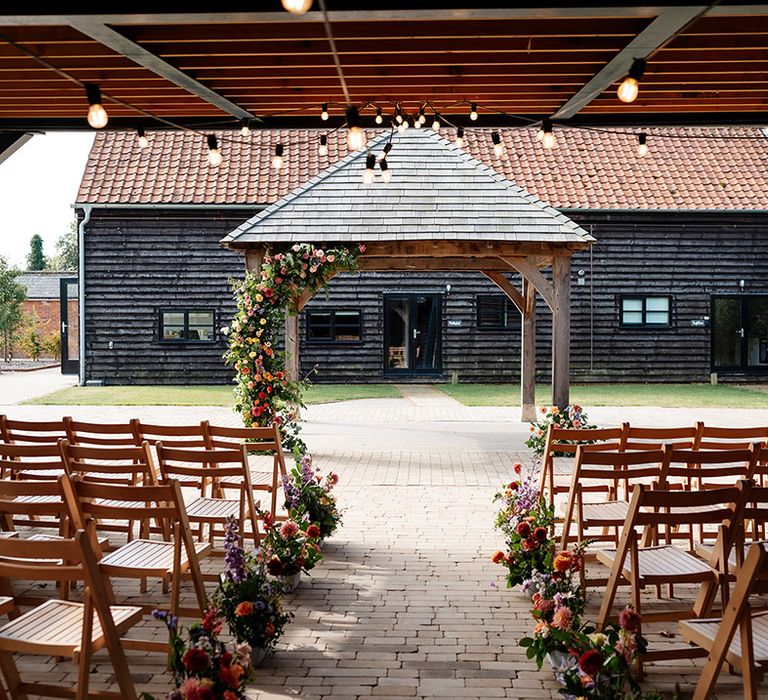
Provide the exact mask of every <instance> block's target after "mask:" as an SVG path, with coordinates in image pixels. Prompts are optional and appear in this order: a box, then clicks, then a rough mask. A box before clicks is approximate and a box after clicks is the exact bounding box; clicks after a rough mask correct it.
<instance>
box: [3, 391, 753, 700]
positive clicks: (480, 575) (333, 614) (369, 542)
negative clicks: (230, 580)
mask: <svg viewBox="0 0 768 700" xmlns="http://www.w3.org/2000/svg"><path fill="white" fill-rule="evenodd" d="M0 412H7V413H9V414H10V415H14V416H18V417H34V416H36V417H39V418H40V419H44V418H46V417H55V416H60V415H62V414H63V413H65V412H66V413H68V414H71V415H73V416H76V417H82V418H85V419H92V420H104V421H107V420H108V421H110V422H111V421H119V420H123V419H127V418H129V417H133V416H135V415H139V416H141V417H144V418H146V419H147V420H150V421H152V422H160V421H166V422H178V423H181V422H195V421H197V420H199V419H201V418H209V419H211V420H212V421H216V422H219V423H223V422H229V423H232V424H234V422H235V417H234V416H233V415H232V414H231V413H229V412H228V411H227V410H226V409H221V408H211V409H206V408H176V407H173V408H162V407H151V408H135V407H133V408H131V407H120V408H115V409H111V408H103V407H69V408H66V409H59V408H57V407H50V406H45V407H42V406H41V407H32V406H14V407H7V408H5V409H3V408H2V407H0ZM760 413H762V412H749V411H718V412H717V414H716V417H717V422H718V423H720V424H743V425H748V424H754V423H757V422H758V421H759V417H760V415H759V414H760ZM514 414H515V411H514V409H503V408H498V409H497V408H475V409H469V408H465V407H462V406H456V405H454V404H452V403H450V404H449V403H445V404H440V405H438V404H437V402H430V405H420V406H419V405H416V402H415V401H413V400H410V399H408V398H405V399H399V400H379V401H358V402H349V403H345V404H336V405H327V406H315V407H311V408H309V409H308V410H307V411H306V413H305V417H306V418H307V420H308V422H307V424H306V427H305V437H306V439H307V441H308V443H309V445H310V447H311V449H312V451H313V453H314V454H315V456H316V461H317V462H318V464H319V465H320V466H322V467H323V468H324V469H334V470H336V471H338V472H339V473H340V475H341V485H340V487H339V491H338V497H339V500H340V502H341V503H342V505H343V506H344V508H345V522H344V527H343V528H342V530H341V531H340V532H339V533H338V535H336V536H335V537H334V538H332V539H331V540H329V541H328V542H327V543H326V547H325V550H324V551H325V555H326V559H325V561H324V562H322V563H321V564H320V565H319V566H318V567H317V569H315V571H313V574H312V577H311V578H310V579H306V580H304V581H303V582H302V584H301V586H300V587H299V589H298V590H297V591H296V592H295V594H293V595H291V596H288V599H287V606H288V607H289V609H291V610H292V611H293V612H294V613H295V615H296V617H295V619H294V621H293V622H292V623H291V624H290V626H289V627H288V631H287V634H286V635H285V637H284V638H283V640H282V641H281V643H280V645H279V647H278V652H277V654H276V655H275V656H274V657H272V658H268V659H267V660H265V662H264V663H263V665H262V666H261V667H260V668H259V670H258V677H257V681H256V683H255V685H254V686H253V687H252V689H251V690H250V691H249V697H251V698H261V699H264V700H266V699H267V698H285V697H301V698H322V697H333V698H356V697H361V698H362V697H365V698H368V697H374V696H375V697H377V698H383V697H402V698H415V697H424V698H435V697H439V698H452V697H473V698H492V697H512V698H554V697H557V690H556V686H555V684H554V682H553V680H552V676H551V673H550V672H548V671H546V670H545V671H541V672H539V671H537V670H536V668H535V665H534V664H533V663H531V662H529V661H528V660H526V659H525V656H524V654H523V653H522V650H521V648H520V647H519V646H518V639H519V638H520V637H521V636H522V635H523V634H525V633H526V632H527V631H528V630H529V629H530V628H531V622H530V618H529V616H528V612H527V605H526V601H525V599H524V598H523V597H522V596H521V595H520V594H518V593H516V592H512V591H507V590H505V589H504V588H503V586H501V585H500V584H502V579H501V576H500V572H501V569H500V568H499V567H495V566H493V565H492V564H491V563H490V561H489V557H490V555H491V553H492V552H493V551H494V550H495V549H496V548H497V547H498V546H499V544H500V542H499V541H498V538H497V537H496V535H495V534H494V532H493V530H492V526H491V522H492V518H493V510H494V508H493V503H492V496H493V493H494V491H495V489H496V487H497V486H498V485H499V484H500V483H501V482H503V481H506V480H508V478H509V473H510V465H511V464H512V463H514V462H515V461H516V460H518V459H524V458H526V456H527V453H526V451H525V450H524V448H523V446H522V443H523V440H524V439H525V437H526V435H527V430H526V429H525V427H524V426H520V425H519V423H514V422H513V420H514V418H515V415H514ZM600 414H602V415H600ZM590 415H591V416H592V417H593V418H594V419H595V420H596V422H605V423H608V422H614V421H613V420H612V419H613V418H614V417H615V419H616V420H618V418H619V417H621V418H624V419H630V420H635V422H637V423H641V422H642V423H644V424H646V425H664V424H667V425H672V424H687V423H690V422H691V421H692V420H693V419H694V418H695V417H705V418H707V419H709V420H714V418H713V417H712V416H715V413H714V412H712V413H710V412H708V411H690V410H689V411H678V410H673V409H670V410H667V411H664V410H660V409H654V410H648V409H625V410H623V411H621V410H619V409H602V410H594V411H592V412H590ZM762 417H763V421H762V422H764V416H762ZM220 565H221V560H220V559H219V560H213V561H211V560H208V561H207V562H206V564H205V569H206V570H208V571H213V570H215V568H216V567H219V566H220ZM497 586H498V587H497ZM118 594H119V595H120V596H123V597H126V598H130V599H141V600H144V599H147V600H149V599H151V598H152V596H153V595H155V596H158V597H159V596H160V593H159V591H158V590H157V588H156V587H154V588H151V589H150V591H149V593H148V594H147V596H141V597H139V596H138V587H137V586H136V585H135V584H134V583H130V582H120V584H119V585H118ZM676 594H677V595H679V596H681V597H683V598H685V599H686V600H689V598H690V594H691V591H686V590H685V589H682V588H681V589H676ZM598 599H599V596H598V595H597V594H595V595H593V603H592V604H591V605H590V610H591V612H592V613H593V614H594V612H595V607H596V605H597V602H599V600H598ZM622 600H623V599H622ZM649 600H651V599H650V598H649ZM678 602H679V601H678ZM665 629H666V630H672V631H674V630H675V625H674V624H673V623H668V624H667V625H666V626H662V627H659V628H658V629H653V630H651V631H652V632H653V634H652V635H651V636H652V642H653V643H667V644H668V643H670V642H669V640H664V639H663V638H661V637H659V636H658V632H659V631H665ZM135 634H136V635H140V636H142V637H146V636H155V637H160V636H162V632H161V630H160V629H159V628H158V626H157V625H156V624H155V623H154V622H152V621H147V622H146V623H145V624H144V625H143V626H142V627H141V628H140V629H137V630H136V631H135ZM675 641H679V640H675ZM129 658H130V663H131V669H132V671H133V673H134V675H135V678H136V681H137V683H138V684H139V686H140V688H141V689H142V690H147V691H150V692H154V693H155V694H157V695H158V696H160V694H161V692H162V691H163V690H164V689H165V688H167V683H168V678H167V676H165V675H164V673H163V666H164V660H163V659H162V658H160V657H159V655H150V654H141V653H137V652H129ZM21 667H22V669H23V671H26V672H27V673H28V674H31V676H32V677H33V678H46V679H49V680H51V681H60V680H64V681H66V682H68V683H71V684H74V682H75V673H74V668H73V667H72V666H71V665H69V664H67V663H56V662H54V661H53V660H49V659H35V658H33V657H26V658H24V659H22V661H21ZM648 670H649V677H648V687H649V688H658V689H659V690H664V691H671V690H672V689H673V688H674V685H675V683H680V684H681V688H682V690H684V691H685V690H690V689H691V688H692V683H693V682H695V679H696V676H697V672H698V666H697V664H694V663H693V662H670V663H667V664H659V665H656V666H650V667H649V669H648ZM110 672H111V671H110V667H109V662H108V659H106V658H105V657H104V655H103V654H99V655H98V656H97V657H96V660H95V662H94V673H93V675H92V678H93V680H94V683H95V684H96V685H102V684H105V683H108V682H109V676H110ZM723 678H724V680H723V683H722V685H721V688H723V689H726V690H727V689H730V690H731V693H730V694H728V693H725V692H724V693H722V694H721V695H719V696H718V697H720V698H726V697H741V694H740V692H741V691H740V687H741V686H740V679H739V678H738V677H737V676H731V677H728V676H727V675H725V676H724V677H723Z"/></svg>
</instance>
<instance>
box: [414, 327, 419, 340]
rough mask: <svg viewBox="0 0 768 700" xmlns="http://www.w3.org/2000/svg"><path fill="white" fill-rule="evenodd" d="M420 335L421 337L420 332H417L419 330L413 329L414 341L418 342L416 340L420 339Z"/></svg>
mask: <svg viewBox="0 0 768 700" xmlns="http://www.w3.org/2000/svg"><path fill="white" fill-rule="evenodd" d="M418 335H419V332H418V331H417V330H416V329H415V328H414V329H413V339H414V340H416V338H417V337H418Z"/></svg>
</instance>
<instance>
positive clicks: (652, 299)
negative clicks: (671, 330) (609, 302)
mask: <svg viewBox="0 0 768 700" xmlns="http://www.w3.org/2000/svg"><path fill="white" fill-rule="evenodd" d="M671 308H672V297H670V296H645V297H634V296H633V297H630V296H626V297H621V325H622V326H627V327H630V328H631V327H640V326H662V327H663V326H669V325H670V324H671V318H672V315H671Z"/></svg>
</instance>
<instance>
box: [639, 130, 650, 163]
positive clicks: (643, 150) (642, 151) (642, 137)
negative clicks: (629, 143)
mask: <svg viewBox="0 0 768 700" xmlns="http://www.w3.org/2000/svg"><path fill="white" fill-rule="evenodd" d="M647 140H648V135H647V134H645V133H641V134H638V135H637V155H639V156H640V157H641V158H645V156H647V155H648V144H647V143H646V142H647Z"/></svg>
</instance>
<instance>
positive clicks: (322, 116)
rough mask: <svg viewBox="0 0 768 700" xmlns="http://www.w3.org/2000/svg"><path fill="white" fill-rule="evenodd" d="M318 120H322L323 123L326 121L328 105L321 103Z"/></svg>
mask: <svg viewBox="0 0 768 700" xmlns="http://www.w3.org/2000/svg"><path fill="white" fill-rule="evenodd" d="M320 109H321V111H320V119H322V120H323V121H324V122H327V121H328V105H327V104H326V103H325V102H323V106H322V107H321V108H320Z"/></svg>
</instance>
